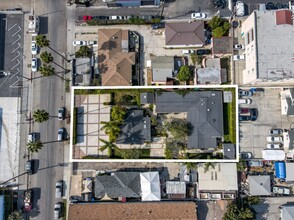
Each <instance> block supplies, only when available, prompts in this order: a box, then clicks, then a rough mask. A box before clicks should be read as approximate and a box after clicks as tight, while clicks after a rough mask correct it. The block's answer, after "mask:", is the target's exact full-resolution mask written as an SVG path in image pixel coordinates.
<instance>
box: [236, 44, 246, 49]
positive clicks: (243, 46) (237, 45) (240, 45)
mask: <svg viewBox="0 0 294 220" xmlns="http://www.w3.org/2000/svg"><path fill="white" fill-rule="evenodd" d="M244 49H245V45H244V44H235V45H234V50H244Z"/></svg>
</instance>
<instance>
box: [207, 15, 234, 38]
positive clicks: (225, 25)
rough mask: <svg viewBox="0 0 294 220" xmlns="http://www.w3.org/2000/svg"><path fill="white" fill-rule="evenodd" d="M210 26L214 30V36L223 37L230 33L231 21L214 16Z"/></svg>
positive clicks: (209, 23)
mask: <svg viewBox="0 0 294 220" xmlns="http://www.w3.org/2000/svg"><path fill="white" fill-rule="evenodd" d="M208 25H209V27H210V28H211V30H212V36H213V37H222V36H226V35H228V34H229V30H230V28H231V25H230V23H229V22H228V21H227V20H225V19H223V18H220V17H219V16H214V17H213V18H212V19H211V20H210V21H209V22H208Z"/></svg>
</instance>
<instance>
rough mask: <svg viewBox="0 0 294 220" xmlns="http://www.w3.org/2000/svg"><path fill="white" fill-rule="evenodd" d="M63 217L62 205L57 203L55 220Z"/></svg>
mask: <svg viewBox="0 0 294 220" xmlns="http://www.w3.org/2000/svg"><path fill="white" fill-rule="evenodd" d="M60 217H61V203H56V204H55V205H54V219H59V218H60Z"/></svg>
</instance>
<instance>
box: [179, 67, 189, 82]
mask: <svg viewBox="0 0 294 220" xmlns="http://www.w3.org/2000/svg"><path fill="white" fill-rule="evenodd" d="M191 76H192V71H191V70H190V68H189V67H188V66H186V65H185V66H181V68H180V70H179V73H178V75H177V78H178V80H179V81H181V82H187V81H188V80H189V79H190V78H191Z"/></svg>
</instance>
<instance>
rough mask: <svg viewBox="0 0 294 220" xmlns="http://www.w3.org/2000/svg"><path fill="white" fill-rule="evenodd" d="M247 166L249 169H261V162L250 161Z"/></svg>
mask: <svg viewBox="0 0 294 220" xmlns="http://www.w3.org/2000/svg"><path fill="white" fill-rule="evenodd" d="M248 165H249V166H250V167H263V162H262V161H261V160H250V161H249V162H248Z"/></svg>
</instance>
